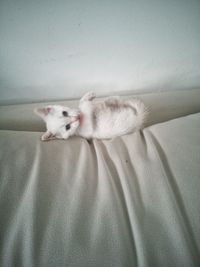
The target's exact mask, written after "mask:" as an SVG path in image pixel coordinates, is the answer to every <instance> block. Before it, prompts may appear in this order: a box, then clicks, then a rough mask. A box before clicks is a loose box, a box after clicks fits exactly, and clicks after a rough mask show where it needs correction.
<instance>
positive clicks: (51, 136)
mask: <svg viewBox="0 0 200 267" xmlns="http://www.w3.org/2000/svg"><path fill="white" fill-rule="evenodd" d="M53 139H56V137H55V135H54V134H52V133H51V132H50V131H46V133H44V134H43V135H42V136H41V140H42V141H49V140H53Z"/></svg>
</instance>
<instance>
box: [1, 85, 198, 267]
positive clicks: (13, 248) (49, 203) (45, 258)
mask: <svg viewBox="0 0 200 267" xmlns="http://www.w3.org/2000/svg"><path fill="white" fill-rule="evenodd" d="M124 97H129V98H130V97H133V96H124ZM140 97H141V99H143V101H144V102H145V103H146V104H147V105H148V106H150V109H151V113H150V117H149V120H148V122H147V124H146V127H145V128H144V129H143V130H141V131H139V132H136V133H134V134H130V135H125V136H122V137H118V138H115V139H113V140H95V139H94V140H92V142H91V143H88V142H87V140H85V139H82V138H80V137H73V138H71V139H69V140H67V141H63V140H59V141H51V142H41V141H40V136H41V134H42V133H41V132H42V131H44V125H43V123H42V121H40V120H39V118H37V117H36V116H35V115H34V114H33V109H34V107H36V106H42V105H44V103H34V104H26V105H11V106H1V107H0V128H1V130H0V266H2V267H12V266H13V267H16V266H20V267H29V266H30V267H36V266H37V267H46V266H48V267H59V266H61V267H62V266H69V267H71V266H75V267H76V266H81V267H86V266H87V267H90V266H91V267H92V266H95V267H103V266H109V267H110V266H114V267H122V266H124V267H129V266H132V267H133V266H138V267H148V266H150V267H151V266H152V267H156V266H162V267H165V266H173V267H178V266H180V267H183V266H186V267H193V266H195V267H197V266H200V90H199V89H196V90H192V89H191V90H188V91H181V92H179V91H177V92H165V93H152V94H146V95H141V96H140ZM61 102H62V103H63V104H68V105H75V104H76V101H61ZM59 103H60V102H59Z"/></svg>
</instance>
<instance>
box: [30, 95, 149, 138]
mask: <svg viewBox="0 0 200 267" xmlns="http://www.w3.org/2000/svg"><path fill="white" fill-rule="evenodd" d="M94 98H95V95H94V93H91V92H89V93H87V94H86V95H84V96H83V97H82V98H81V100H80V103H79V108H78V109H72V108H68V107H63V106H58V105H53V106H47V107H44V108H38V109H36V110H35V112H36V113H37V114H38V115H39V116H40V117H42V119H43V120H44V121H45V122H46V127H47V131H46V133H45V134H44V135H43V136H42V138H41V139H42V140H50V139H67V138H68V137H69V136H72V135H78V136H82V137H84V138H87V139H90V138H98V139H109V138H114V137H116V136H121V135H124V134H128V133H132V132H134V131H137V130H139V129H141V128H142V127H143V123H144V121H145V120H146V117H147V108H146V107H145V105H144V103H143V102H142V101H141V100H139V99H132V100H122V99H120V98H119V97H109V98H107V99H106V100H105V101H95V102H94V101H92V100H93V99H94ZM63 111H64V112H67V116H66V114H65V116H64V115H63ZM66 125H68V126H67V127H70V129H66ZM69 125H70V126H69Z"/></svg>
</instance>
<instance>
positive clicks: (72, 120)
mask: <svg viewBox="0 0 200 267" xmlns="http://www.w3.org/2000/svg"><path fill="white" fill-rule="evenodd" d="M68 118H70V120H71V122H74V121H77V120H79V118H78V116H70V117H68Z"/></svg>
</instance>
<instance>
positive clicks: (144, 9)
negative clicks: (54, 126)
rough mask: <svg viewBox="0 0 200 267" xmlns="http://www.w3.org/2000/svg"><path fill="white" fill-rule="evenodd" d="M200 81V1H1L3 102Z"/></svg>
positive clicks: (0, 100) (0, 85)
mask: <svg viewBox="0 0 200 267" xmlns="http://www.w3.org/2000/svg"><path fill="white" fill-rule="evenodd" d="M198 86H199V87H200V1H199V0H167V1H166V0H77V1H76V0H68V1H67V0H43V1H42V0H34V1H33V0H17V1H16V0H1V1H0V103H17V102H27V101H36V100H38V99H40V100H42V101H43V100H49V99H60V98H74V97H79V96H80V95H81V94H82V93H83V92H85V91H87V90H88V89H89V90H90V89H94V90H95V91H96V92H97V93H98V94H112V93H115V92H117V91H119V92H122V93H123V92H124V93H125V92H126V91H129V90H135V92H137V91H138V90H141V91H151V90H152V89H154V90H173V89H179V88H182V89H184V88H192V87H198Z"/></svg>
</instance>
